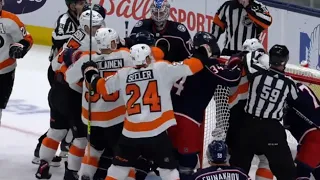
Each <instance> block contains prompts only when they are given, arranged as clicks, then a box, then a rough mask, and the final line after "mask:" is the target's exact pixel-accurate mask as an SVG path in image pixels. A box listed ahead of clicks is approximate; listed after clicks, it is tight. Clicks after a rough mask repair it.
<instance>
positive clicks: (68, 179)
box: [63, 161, 90, 180]
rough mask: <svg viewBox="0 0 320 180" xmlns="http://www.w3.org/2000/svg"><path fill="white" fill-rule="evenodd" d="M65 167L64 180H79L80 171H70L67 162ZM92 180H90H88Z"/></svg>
mask: <svg viewBox="0 0 320 180" xmlns="http://www.w3.org/2000/svg"><path fill="white" fill-rule="evenodd" d="M64 165H65V172H64V177H63V179H64V180H78V179H79V176H78V171H72V170H70V169H68V162H67V161H65V162H64ZM88 180H90V178H89V179H88Z"/></svg>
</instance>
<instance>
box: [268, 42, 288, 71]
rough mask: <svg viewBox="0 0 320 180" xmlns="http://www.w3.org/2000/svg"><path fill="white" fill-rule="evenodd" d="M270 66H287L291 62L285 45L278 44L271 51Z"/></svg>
mask: <svg viewBox="0 0 320 180" xmlns="http://www.w3.org/2000/svg"><path fill="white" fill-rule="evenodd" d="M269 56H270V65H274V66H282V65H286V64H287V62H288V60H289V50H288V48H287V47H286V46H284V45H279V44H276V45H274V46H272V48H271V49H270V50H269Z"/></svg>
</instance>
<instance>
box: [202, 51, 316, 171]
mask: <svg viewBox="0 0 320 180" xmlns="http://www.w3.org/2000/svg"><path fill="white" fill-rule="evenodd" d="M227 59H228V57H223V58H221V59H220V61H221V62H222V63H224V62H226V60H227ZM285 72H286V75H288V76H290V77H292V78H293V79H294V80H296V81H299V82H302V83H304V84H305V85H308V86H309V87H310V88H311V89H312V90H313V91H314V93H315V94H316V96H317V97H318V98H319V99H320V71H318V70H314V69H310V68H305V67H301V66H298V65H293V64H287V65H286V70H285ZM229 92H230V88H228V87H224V86H222V85H218V87H217V89H216V91H215V93H214V96H213V98H212V99H211V101H210V103H209V104H208V106H207V108H206V112H205V121H204V123H203V125H202V126H203V149H202V152H201V155H200V165H201V167H202V168H204V167H207V166H208V160H207V158H206V150H207V147H208V145H209V143H210V142H211V141H212V140H214V139H218V140H224V141H225V138H226V133H227V130H228V128H229V117H230V110H229V104H228V101H229ZM287 136H288V138H287V140H288V143H289V145H290V146H291V147H296V145H297V141H296V140H295V139H294V137H292V135H291V134H290V133H289V132H287Z"/></svg>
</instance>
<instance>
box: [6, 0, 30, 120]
mask: <svg viewBox="0 0 320 180" xmlns="http://www.w3.org/2000/svg"><path fill="white" fill-rule="evenodd" d="M2 6H4V0H0V123H1V115H2V110H3V109H5V108H6V106H7V103H8V101H9V98H10V96H11V92H12V87H13V82H14V76H15V69H16V67H17V62H16V59H20V58H23V57H24V56H25V55H26V54H27V52H28V51H29V49H30V48H31V47H32V45H33V40H32V37H31V35H30V34H29V33H28V32H27V30H26V28H25V26H24V24H23V23H22V22H21V21H20V19H19V18H18V16H16V15H15V14H12V13H10V12H8V11H5V10H2Z"/></svg>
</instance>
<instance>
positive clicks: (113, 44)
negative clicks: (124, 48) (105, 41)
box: [111, 41, 118, 50]
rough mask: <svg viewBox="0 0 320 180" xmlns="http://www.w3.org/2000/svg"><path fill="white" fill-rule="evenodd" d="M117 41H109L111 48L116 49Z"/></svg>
mask: <svg viewBox="0 0 320 180" xmlns="http://www.w3.org/2000/svg"><path fill="white" fill-rule="evenodd" d="M117 46H118V45H117V43H116V41H111V50H116V49H117Z"/></svg>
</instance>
